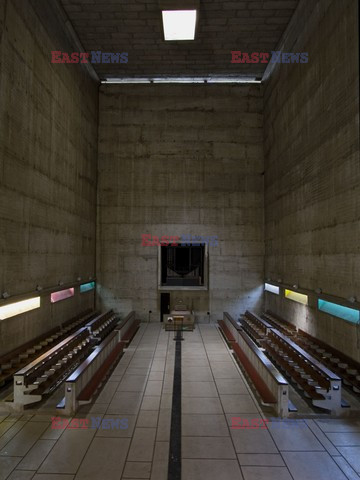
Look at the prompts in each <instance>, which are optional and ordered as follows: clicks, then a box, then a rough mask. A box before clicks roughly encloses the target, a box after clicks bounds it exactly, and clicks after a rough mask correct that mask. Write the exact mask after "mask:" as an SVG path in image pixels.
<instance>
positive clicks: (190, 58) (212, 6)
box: [61, 0, 298, 79]
mask: <svg viewBox="0 0 360 480" xmlns="http://www.w3.org/2000/svg"><path fill="white" fill-rule="evenodd" d="M61 2H62V5H63V7H64V9H65V11H66V13H67V15H68V17H69V19H70V21H71V23H72V25H73V27H74V29H75V31H76V33H77V35H78V36H79V38H80V40H81V43H82V45H83V46H84V49H85V50H86V51H89V52H90V51H92V50H97V51H98V50H101V51H102V52H114V53H117V52H128V63H112V64H108V63H101V64H100V63H98V64H95V63H94V64H93V66H94V68H95V70H96V72H97V74H98V75H99V77H100V78H102V79H103V78H109V77H134V76H136V77H154V76H202V75H204V76H205V75H206V76H209V75H214V76H216V75H218V76H221V75H246V76H256V77H261V76H262V74H263V72H264V71H265V68H266V66H267V64H266V63H253V64H249V63H246V64H232V63H231V51H232V50H241V51H242V52H249V53H250V52H270V51H271V50H274V49H275V48H276V46H277V44H278V42H279V40H280V38H281V36H282V34H283V32H284V30H285V28H286V26H287V25H288V23H289V20H290V18H291V17H292V15H293V12H294V10H295V8H296V6H297V4H298V0H262V1H255V0H248V1H235V0H223V1H217V0H201V3H200V15H199V24H198V31H197V38H196V40H195V41H186V42H165V41H164V39H163V31H162V20H161V9H160V7H159V1H158V0H61Z"/></svg>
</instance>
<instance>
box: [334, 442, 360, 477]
mask: <svg viewBox="0 0 360 480" xmlns="http://www.w3.org/2000/svg"><path fill="white" fill-rule="evenodd" d="M338 450H339V452H340V453H341V455H342V456H343V457H344V458H345V459H346V460H347V461H348V462H349V464H350V465H351V466H352V468H353V469H354V470H355V471H356V472H357V473H358V474H360V447H339V448H338Z"/></svg>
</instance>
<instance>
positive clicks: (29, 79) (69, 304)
mask: <svg viewBox="0 0 360 480" xmlns="http://www.w3.org/2000/svg"><path fill="white" fill-rule="evenodd" d="M54 6H55V2H47V1H44V0H36V1H25V0H23V1H22V0H12V1H2V2H1V5H0V33H1V36H0V62H1V64H0V132H1V133H0V172H1V173H0V293H3V292H4V291H7V292H8V293H10V294H11V295H12V296H13V295H17V294H21V293H27V292H33V291H34V290H35V288H36V286H37V285H42V286H43V287H50V286H54V285H57V284H58V282H59V281H63V282H64V283H66V282H74V281H76V278H77V277H78V276H81V277H83V278H86V279H87V278H88V277H89V276H90V275H91V276H93V275H95V226H96V222H95V217H96V158H97V108H98V95H97V92H98V88H97V84H96V83H95V82H94V81H93V80H91V79H90V76H89V75H88V73H87V72H86V71H85V70H83V69H82V68H81V66H79V65H65V64H51V63H50V62H51V51H52V50H62V51H74V50H76V47H75V48H74V45H72V44H71V43H70V41H69V40H68V34H67V32H66V28H65V25H64V23H62V21H61V20H60V17H59V16H58V13H57V11H56V10H53V7H54ZM35 9H36V11H35ZM39 16H40V17H41V18H42V20H43V21H44V24H43V23H42V21H41V20H40V18H39ZM45 22H46V23H45ZM93 301H94V295H93V293H87V294H84V295H82V296H81V298H80V295H77V296H76V298H73V299H71V300H65V301H63V302H60V303H58V304H56V305H53V306H51V305H50V302H49V298H48V297H47V298H44V299H43V302H42V307H41V309H40V310H36V311H33V312H31V313H29V314H23V315H20V316H18V317H14V318H11V319H8V320H4V321H1V322H0V353H3V352H4V351H7V350H10V349H12V348H14V347H16V346H17V345H18V344H21V343H23V342H25V341H27V340H29V339H31V338H32V337H34V336H37V335H39V334H41V333H42V332H44V331H47V330H48V329H50V328H52V327H53V326H55V325H57V324H59V323H60V322H61V321H64V320H66V319H68V318H71V316H73V315H74V314H76V313H78V312H79V311H81V310H83V309H84V308H85V307H88V306H90V305H92V304H93Z"/></svg>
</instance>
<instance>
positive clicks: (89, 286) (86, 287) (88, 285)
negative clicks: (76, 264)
mask: <svg viewBox="0 0 360 480" xmlns="http://www.w3.org/2000/svg"><path fill="white" fill-rule="evenodd" d="M94 288H95V282H90V283H83V284H82V285H80V293H84V292H89V291H90V290H94Z"/></svg>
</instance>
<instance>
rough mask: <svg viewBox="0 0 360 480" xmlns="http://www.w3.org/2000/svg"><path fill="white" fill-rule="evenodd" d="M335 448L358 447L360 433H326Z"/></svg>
mask: <svg viewBox="0 0 360 480" xmlns="http://www.w3.org/2000/svg"><path fill="white" fill-rule="evenodd" d="M326 436H327V437H328V439H329V440H330V441H331V442H332V443H333V445H335V447H360V432H337V433H326Z"/></svg>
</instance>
